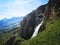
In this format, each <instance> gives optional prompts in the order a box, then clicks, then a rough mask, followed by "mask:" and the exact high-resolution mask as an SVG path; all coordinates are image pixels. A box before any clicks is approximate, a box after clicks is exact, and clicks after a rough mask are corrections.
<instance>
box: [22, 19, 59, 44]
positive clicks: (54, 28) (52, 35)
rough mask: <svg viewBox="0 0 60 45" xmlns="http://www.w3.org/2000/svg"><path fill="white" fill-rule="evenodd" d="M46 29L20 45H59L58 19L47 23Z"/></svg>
mask: <svg viewBox="0 0 60 45" xmlns="http://www.w3.org/2000/svg"><path fill="white" fill-rule="evenodd" d="M51 22H52V23H51ZM46 27H47V28H46V29H45V30H44V31H42V32H40V33H39V34H38V35H37V36H36V37H34V38H32V39H29V40H27V41H26V42H24V43H22V44H21V45H60V19H56V20H54V21H50V22H48V23H47V24H46Z"/></svg>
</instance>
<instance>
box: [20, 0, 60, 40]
mask: <svg viewBox="0 0 60 45" xmlns="http://www.w3.org/2000/svg"><path fill="white" fill-rule="evenodd" d="M59 4H60V0H57V1H56V0H49V2H48V4H45V5H42V6H40V7H38V8H37V9H36V10H34V11H33V12H31V13H30V14H28V15H27V16H26V17H25V18H24V19H23V21H22V22H21V30H20V36H21V37H22V38H24V39H29V38H30V37H31V36H32V34H33V32H34V28H35V27H36V26H37V25H38V24H39V23H40V22H41V21H42V20H44V21H45V22H47V21H50V20H52V19H54V18H55V17H60V5H59ZM44 29H45V23H43V25H42V26H41V28H40V30H39V31H43V30H44Z"/></svg>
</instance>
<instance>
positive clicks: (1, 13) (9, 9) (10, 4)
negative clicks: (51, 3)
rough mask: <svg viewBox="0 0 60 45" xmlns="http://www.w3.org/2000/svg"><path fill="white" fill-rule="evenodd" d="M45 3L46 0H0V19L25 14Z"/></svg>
mask: <svg viewBox="0 0 60 45" xmlns="http://www.w3.org/2000/svg"><path fill="white" fill-rule="evenodd" d="M46 3H48V0H0V20H1V19H4V18H11V17H20V16H26V15H27V14H28V13H30V12H32V11H33V10H35V9H36V8H38V7H39V6H41V5H44V4H46Z"/></svg>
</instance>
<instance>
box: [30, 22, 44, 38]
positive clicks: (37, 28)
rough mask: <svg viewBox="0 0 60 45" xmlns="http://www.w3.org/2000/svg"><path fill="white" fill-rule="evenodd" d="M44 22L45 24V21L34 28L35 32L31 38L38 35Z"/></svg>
mask: <svg viewBox="0 0 60 45" xmlns="http://www.w3.org/2000/svg"><path fill="white" fill-rule="evenodd" d="M42 24H43V21H42V22H41V23H40V24H39V25H38V26H36V28H35V29H34V33H33V35H32V37H31V38H33V37H35V36H37V34H38V31H39V28H40V27H41V25H42Z"/></svg>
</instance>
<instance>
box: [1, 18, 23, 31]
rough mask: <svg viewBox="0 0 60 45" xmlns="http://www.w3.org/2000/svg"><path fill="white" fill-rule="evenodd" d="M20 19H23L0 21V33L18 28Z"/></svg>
mask: <svg viewBox="0 0 60 45" xmlns="http://www.w3.org/2000/svg"><path fill="white" fill-rule="evenodd" d="M22 19H23V17H12V18H10V19H6V18H5V19H3V20H0V32H2V31H4V30H7V29H8V30H9V29H13V28H16V27H17V26H19V24H20V22H21V21H22Z"/></svg>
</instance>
